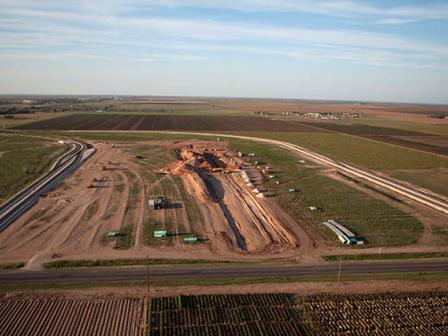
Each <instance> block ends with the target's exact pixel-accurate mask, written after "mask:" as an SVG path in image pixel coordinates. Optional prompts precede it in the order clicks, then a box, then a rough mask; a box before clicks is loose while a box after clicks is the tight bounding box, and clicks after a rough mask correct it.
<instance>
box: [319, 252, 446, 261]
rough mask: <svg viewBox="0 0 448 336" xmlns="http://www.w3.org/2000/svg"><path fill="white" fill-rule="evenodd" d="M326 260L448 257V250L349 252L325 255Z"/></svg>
mask: <svg viewBox="0 0 448 336" xmlns="http://www.w3.org/2000/svg"><path fill="white" fill-rule="evenodd" d="M323 258H324V260H325V261H338V260H339V259H340V258H341V259H342V260H355V261H361V260H390V259H418V258H448V252H416V253H380V254H352V255H350V254H348V255H341V256H339V255H329V256H324V257H323Z"/></svg>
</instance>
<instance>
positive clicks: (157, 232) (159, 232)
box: [154, 231, 168, 238]
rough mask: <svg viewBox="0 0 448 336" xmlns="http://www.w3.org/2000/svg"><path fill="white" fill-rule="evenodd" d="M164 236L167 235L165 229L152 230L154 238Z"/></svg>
mask: <svg viewBox="0 0 448 336" xmlns="http://www.w3.org/2000/svg"><path fill="white" fill-rule="evenodd" d="M166 236H168V232H167V231H154V237H156V238H161V237H166Z"/></svg>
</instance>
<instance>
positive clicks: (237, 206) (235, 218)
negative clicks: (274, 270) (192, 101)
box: [163, 143, 297, 254]
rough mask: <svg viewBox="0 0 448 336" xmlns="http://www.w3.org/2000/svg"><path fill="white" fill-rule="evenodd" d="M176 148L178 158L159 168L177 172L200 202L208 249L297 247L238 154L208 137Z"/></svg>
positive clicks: (246, 250) (244, 250)
mask: <svg viewBox="0 0 448 336" xmlns="http://www.w3.org/2000/svg"><path fill="white" fill-rule="evenodd" d="M176 150H177V152H178V153H179V156H180V158H181V160H179V161H177V162H175V163H173V164H172V165H171V166H169V167H167V168H165V169H164V170H163V171H164V172H165V173H169V174H174V175H178V176H180V177H181V178H182V180H183V181H184V184H185V189H186V191H187V192H188V193H189V194H190V195H191V196H192V197H193V198H194V199H195V200H196V201H197V202H198V203H199V208H200V210H201V212H202V215H203V218H204V219H206V220H205V222H206V225H205V226H204V227H203V229H204V232H203V234H204V235H206V236H207V239H209V240H210V244H211V248H212V250H215V251H222V250H229V249H230V250H234V251H237V252H242V253H251V254H254V253H264V252H267V253H273V252H274V253H278V252H282V251H284V250H287V249H294V248H295V247H296V245H297V243H296V238H295V237H294V235H293V234H292V233H291V232H290V231H288V229H286V228H285V227H284V226H283V225H282V224H281V223H280V221H279V219H278V216H277V215H276V213H275V212H274V211H272V209H271V208H270V206H269V204H268V202H266V200H265V199H264V195H263V193H261V192H259V190H258V189H257V188H256V186H255V185H254V184H253V183H252V182H250V180H249V178H248V177H247V175H244V171H245V167H244V166H243V162H242V160H239V159H237V158H235V157H234V156H232V155H230V154H229V153H228V152H226V151H225V150H224V149H223V148H222V146H221V145H219V146H216V145H214V144H210V143H208V144H207V143H203V144H190V145H187V146H180V147H178V148H177V149H176ZM245 180H246V181H245Z"/></svg>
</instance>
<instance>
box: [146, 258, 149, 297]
mask: <svg viewBox="0 0 448 336" xmlns="http://www.w3.org/2000/svg"><path fill="white" fill-rule="evenodd" d="M146 283H147V288H146V293H147V294H148V295H149V255H147V256H146Z"/></svg>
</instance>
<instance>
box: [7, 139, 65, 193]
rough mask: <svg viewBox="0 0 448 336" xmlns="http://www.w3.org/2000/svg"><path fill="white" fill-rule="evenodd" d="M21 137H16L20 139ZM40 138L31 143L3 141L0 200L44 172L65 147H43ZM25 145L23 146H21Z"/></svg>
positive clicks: (43, 143)
mask: <svg viewBox="0 0 448 336" xmlns="http://www.w3.org/2000/svg"><path fill="white" fill-rule="evenodd" d="M20 140H21V137H17V141H20ZM44 145H45V142H42V141H41V140H40V139H39V140H36V141H35V143H34V144H33V145H32V146H33V148H30V147H29V146H31V144H28V143H25V144H11V143H3V144H2V147H3V148H2V149H3V150H4V151H5V152H4V153H3V154H2V155H1V156H0V200H1V199H6V198H8V197H9V196H12V195H13V194H14V193H16V192H18V191H19V190H20V189H22V188H24V187H25V186H26V185H27V184H29V183H31V182H32V181H34V180H35V179H37V178H38V177H40V176H41V175H42V174H44V173H45V172H46V171H47V170H48V169H49V168H50V167H51V165H52V164H53V162H55V161H56V159H57V158H58V157H59V156H60V155H62V153H63V152H64V151H65V150H66V149H67V148H66V147H65V146H56V145H51V146H48V147H44ZM22 146H25V147H22Z"/></svg>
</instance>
